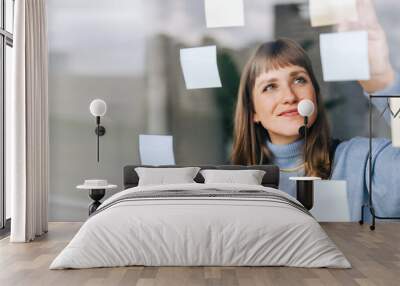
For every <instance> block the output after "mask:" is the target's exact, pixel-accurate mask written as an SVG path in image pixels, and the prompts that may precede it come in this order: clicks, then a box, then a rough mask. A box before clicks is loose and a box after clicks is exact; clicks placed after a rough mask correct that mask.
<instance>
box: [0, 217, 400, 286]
mask: <svg viewBox="0 0 400 286" xmlns="http://www.w3.org/2000/svg"><path fill="white" fill-rule="evenodd" d="M80 226H81V223H50V227H49V233H48V234H47V235H45V236H44V237H42V238H40V239H38V240H36V241H34V242H32V243H27V244H10V243H9V240H8V238H5V239H3V240H1V241H0V285H1V286H9V285H10V286H19V285H29V286H36V285H40V286H42V285H57V286H61V285H68V286H75V285H84V286H89V285H96V286H97V285H136V286H156V285H157V286H162V285H165V286H181V285H193V286H216V285H226V286H253V285H254V286H263V285H290V286H291V285H310V286H313V285H315V286H317V285H346V286H351V285H361V286H371V285H377V286H379V285H382V286H390V285H396V286H397V285H400V223H380V224H378V225H377V229H376V230H375V232H372V231H370V230H369V229H368V226H366V225H364V226H359V225H358V224H356V223H329V224H328V223H326V224H322V226H323V228H324V229H325V230H326V231H327V233H328V234H329V236H330V237H331V238H332V240H333V241H335V243H336V244H337V245H338V247H339V248H340V249H341V250H342V251H343V252H344V254H345V255H346V257H347V258H348V259H349V260H350V262H351V263H352V266H353V268H352V269H348V270H343V269H305V268H289V267H121V268H101V269H86V270H52V271H51V270H48V267H49V264H50V263H51V261H52V260H53V259H54V258H55V256H56V255H57V254H58V253H59V252H60V251H61V250H62V249H63V248H64V247H65V246H66V244H67V243H68V241H69V240H70V239H71V238H72V237H73V235H74V234H75V233H76V232H77V230H78V229H79V227H80Z"/></svg>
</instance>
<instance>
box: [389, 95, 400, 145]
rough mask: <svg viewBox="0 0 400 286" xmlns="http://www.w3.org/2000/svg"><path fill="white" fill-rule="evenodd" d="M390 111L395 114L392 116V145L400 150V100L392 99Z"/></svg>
mask: <svg viewBox="0 0 400 286" xmlns="http://www.w3.org/2000/svg"><path fill="white" fill-rule="evenodd" d="M390 109H391V110H392V112H393V113H394V114H391V121H392V122H391V123H392V124H391V129H392V145H393V147H397V148H400V98H391V99H390Z"/></svg>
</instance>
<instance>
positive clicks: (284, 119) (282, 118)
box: [253, 65, 317, 144]
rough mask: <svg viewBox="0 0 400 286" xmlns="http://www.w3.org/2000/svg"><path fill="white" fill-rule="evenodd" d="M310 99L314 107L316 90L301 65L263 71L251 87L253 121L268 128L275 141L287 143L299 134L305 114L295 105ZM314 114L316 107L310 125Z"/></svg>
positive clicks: (315, 113) (276, 142) (314, 118)
mask: <svg viewBox="0 0 400 286" xmlns="http://www.w3.org/2000/svg"><path fill="white" fill-rule="evenodd" d="M303 99H310V100H311V101H312V102H313V103H314V105H315V107H317V101H316V94H315V90H314V87H313V85H312V82H311V79H310V77H309V75H308V73H307V71H306V70H305V69H304V68H302V67H300V66H294V65H292V66H288V67H284V68H280V69H276V70H271V71H268V72H265V73H262V74H261V75H259V76H258V77H257V78H256V81H255V85H254V89H253V103H254V109H255V113H254V118H253V120H254V122H256V123H261V124H262V126H263V127H264V128H265V129H267V130H268V134H269V136H270V138H271V141H272V143H274V144H288V143H291V142H294V141H295V140H296V139H298V138H299V136H300V135H299V128H300V127H301V126H302V125H303V124H304V118H303V117H301V116H300V114H299V113H298V112H297V105H298V103H299V102H300V101H301V100H303ZM316 118H317V108H315V111H314V113H313V114H312V115H311V116H310V117H309V119H308V122H309V123H308V126H309V127H310V126H311V125H312V124H313V123H314V122H315V120H316Z"/></svg>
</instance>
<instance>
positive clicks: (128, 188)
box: [50, 165, 351, 269]
mask: <svg viewBox="0 0 400 286" xmlns="http://www.w3.org/2000/svg"><path fill="white" fill-rule="evenodd" d="M136 167H138V166H126V167H125V168H124V187H125V190H123V191H121V192H119V193H117V194H115V195H113V196H111V197H110V198H108V199H107V200H105V201H104V202H103V203H102V205H101V206H100V207H99V209H98V210H97V211H96V212H95V213H94V214H93V215H91V216H90V217H89V218H88V220H87V221H86V222H85V223H84V224H83V225H82V227H81V229H80V230H79V231H78V233H77V234H76V235H75V237H74V238H73V239H72V240H71V242H70V243H69V244H68V245H67V246H66V247H65V248H64V249H63V250H62V252H61V253H60V254H59V255H58V256H57V257H56V258H55V259H54V261H53V262H52V264H51V265H50V269H69V268H93V267H118V266H130V265H144V266H291V267H310V268H311V267H312V268H315V267H329V268H350V267H351V265H350V263H349V262H348V260H347V259H346V258H345V256H344V255H343V253H342V252H341V251H340V250H339V249H338V248H337V247H336V245H335V244H334V243H333V241H331V239H330V238H329V237H328V236H327V234H326V233H325V231H324V230H323V229H322V228H321V226H320V225H319V224H318V222H317V221H316V220H315V219H314V218H313V217H312V215H311V214H310V213H309V212H308V211H307V210H306V209H305V208H304V207H303V206H302V205H301V204H300V203H299V202H298V201H296V200H295V199H294V198H292V197H291V196H289V195H287V194H286V193H284V192H282V191H280V190H278V185H279V168H278V167H277V166H273V165H265V166H250V167H249V166H201V167H200V168H201V170H206V169H219V170H245V169H258V170H264V171H265V175H263V177H262V180H261V185H246V184H234V183H225V184H221V183H207V184H205V183H204V178H203V177H202V175H201V174H200V172H199V173H198V174H197V175H196V177H195V178H194V181H195V182H194V183H185V184H160V185H151V186H138V182H139V177H138V174H137V172H136V171H135V169H136ZM142 167H143V166H142ZM145 167H152V166H145ZM163 167H164V168H165V167H166V166H163ZM170 167H171V168H175V167H178V166H170Z"/></svg>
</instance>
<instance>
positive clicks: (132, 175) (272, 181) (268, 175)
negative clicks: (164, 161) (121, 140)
mask: <svg viewBox="0 0 400 286" xmlns="http://www.w3.org/2000/svg"><path fill="white" fill-rule="evenodd" d="M136 167H146V168H179V167H188V166H178V165H167V166H150V165H128V166H125V167H124V189H128V188H133V187H136V186H137V185H138V183H139V176H138V174H137V173H136V171H135V168H136ZM196 167H200V168H201V170H204V169H217V170H263V171H265V175H264V177H263V179H262V182H261V184H262V185H263V186H264V187H272V188H275V189H277V188H278V186H279V167H278V166H276V165H254V166H241V165H222V166H196ZM194 180H195V182H197V183H204V178H203V176H202V175H201V174H200V172H199V173H198V174H197V176H196V177H195V178H194Z"/></svg>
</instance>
